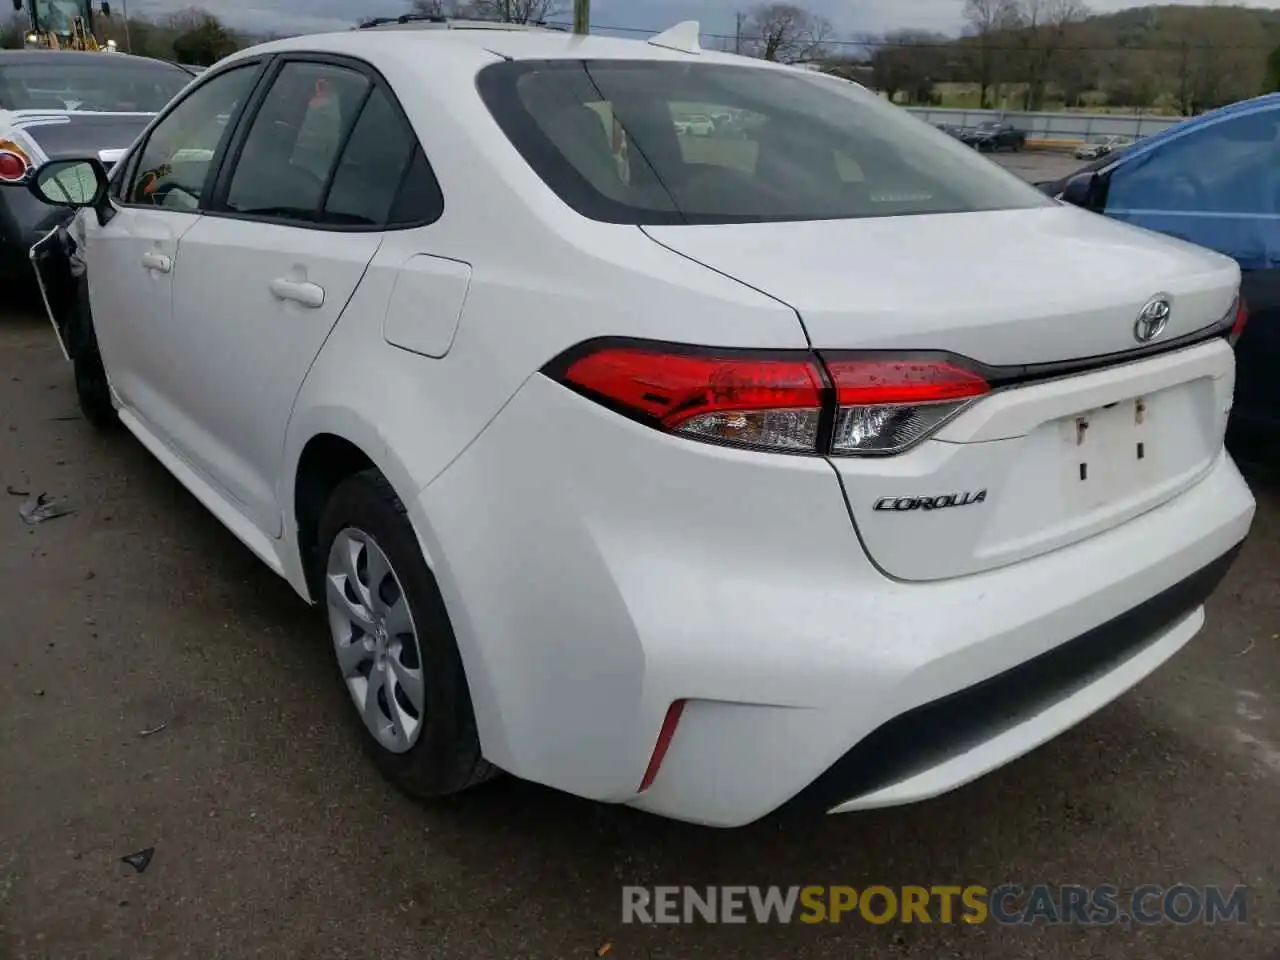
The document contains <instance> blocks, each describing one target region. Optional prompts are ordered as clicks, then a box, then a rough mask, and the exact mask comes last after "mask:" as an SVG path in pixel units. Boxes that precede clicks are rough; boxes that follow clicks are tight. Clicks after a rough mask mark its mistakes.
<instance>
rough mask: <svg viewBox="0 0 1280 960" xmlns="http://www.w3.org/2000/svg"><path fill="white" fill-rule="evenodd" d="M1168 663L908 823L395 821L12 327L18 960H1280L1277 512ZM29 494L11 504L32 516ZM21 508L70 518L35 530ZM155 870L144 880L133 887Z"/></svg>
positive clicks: (1, 662)
mask: <svg viewBox="0 0 1280 960" xmlns="http://www.w3.org/2000/svg"><path fill="white" fill-rule="evenodd" d="M1250 477H1251V481H1252V483H1253V484H1254V486H1255V489H1256V492H1257V495H1258V498H1259V512H1258V517H1257V521H1256V524H1255V528H1254V533H1253V536H1252V538H1251V540H1250V541H1249V543H1248V544H1247V546H1246V548H1245V551H1244V553H1243V554H1242V556H1241V558H1240V560H1239V562H1238V563H1237V565H1236V567H1235V568H1234V570H1233V571H1232V573H1231V574H1230V576H1229V579H1228V580H1227V582H1226V583H1225V585H1224V586H1223V587H1222V588H1221V589H1220V591H1219V592H1218V594H1217V595H1216V597H1215V598H1214V599H1213V601H1212V602H1211V604H1210V610H1209V626H1208V627H1207V629H1206V630H1205V631H1204V632H1203V633H1202V634H1201V635H1200V637H1198V638H1197V639H1196V640H1195V641H1194V642H1193V643H1192V644H1191V645H1190V646H1189V647H1188V648H1187V649H1186V650H1185V651H1183V652H1182V653H1181V654H1180V655H1179V656H1178V657H1177V658H1176V659H1175V660H1174V661H1173V662H1171V663H1170V664H1168V665H1167V666H1165V667H1164V668H1163V669H1161V670H1160V671H1159V672H1158V673H1157V674H1156V675H1155V676H1153V677H1152V678H1150V679H1149V680H1148V681H1147V682H1145V683H1144V684H1142V685H1141V686H1140V687H1139V688H1138V689H1137V690H1135V691H1133V692H1132V693H1130V694H1129V695H1127V696H1125V697H1124V698H1122V699H1121V700H1120V701H1119V702H1117V703H1116V704H1114V705H1113V706H1111V707H1110V708H1108V709H1105V710H1103V711H1102V712H1101V713H1099V714H1098V715H1096V716H1095V717H1093V718H1092V719H1090V720H1089V721H1087V722H1085V723H1084V724H1083V725H1082V726H1080V727H1078V728H1077V729H1075V730H1073V731H1072V732H1070V733H1069V734H1067V735H1066V736H1064V737H1062V738H1061V739H1059V740H1058V741H1056V742H1054V743H1052V744H1050V745H1048V746H1046V747H1044V748H1042V749H1041V750H1039V751H1037V752H1035V753H1034V754H1032V755H1031V756H1029V757H1027V758H1025V759H1023V760H1022V761H1020V762H1018V763H1015V764H1013V765H1012V766H1010V767H1008V768H1006V769H1004V770H1001V771H999V772H997V773H995V774H992V775H990V776H988V777H986V778H984V779H982V780H980V781H979V782H977V783H975V784H973V785H971V786H970V787H968V788H966V789H963V790H960V791H957V792H956V793H953V794H951V795H949V796H946V797H943V798H941V799H939V800H936V801H933V802H930V803H927V804H923V805H920V806H916V807H913V808H907V809H899V810H888V811H882V812H877V813H873V814H867V815H856V816H846V817H838V818H820V819H816V820H813V821H806V822H788V823H775V822H764V823H761V824H757V825H755V826H752V827H749V828H746V829H744V830H740V831H712V830H705V829H699V828H695V827H690V826H685V825H680V824H676V823H671V822H666V821H662V820H658V819H655V818H652V817H648V816H646V815H643V814H640V813H635V812H632V811H628V810H625V809H618V808H611V807H604V806H600V805H596V804H592V803H587V802H584V801H581V800H577V799H574V798H571V797H568V796H564V795H561V794H557V793H554V792H552V791H549V790H546V789H542V788H539V787H535V786H531V785H528V784H522V783H518V782H514V781H512V780H504V781H498V782H496V783H494V784H492V785H490V786H488V787H486V788H483V789H482V790H480V791H478V792H476V793H475V794H473V795H469V796H466V797H465V798H463V799H462V800H460V801H458V802H451V803H445V804H440V805H435V806H421V805H416V804H414V803H411V802H409V801H407V800H405V799H403V798H401V797H400V796H398V795H396V794H395V793H393V792H392V791H391V790H390V789H388V788H387V787H386V786H385V785H384V784H383V783H382V782H381V781H380V780H379V779H378V777H377V775H376V774H375V773H374V772H373V771H372V769H371V767H370V766H369V764H368V763H366V762H365V760H364V758H363V757H362V755H361V752H360V750H359V747H358V745H357V742H356V740H355V739H354V737H353V736H352V735H351V733H350V731H349V730H348V728H347V727H346V726H345V723H344V719H343V711H345V710H346V709H348V707H347V705H346V704H345V703H344V701H343V697H344V694H342V693H341V692H340V691H339V690H338V688H337V684H336V682H335V681H334V680H333V679H332V677H331V674H330V670H329V667H328V664H327V659H326V658H327V656H328V654H327V651H326V644H327V637H326V635H325V632H324V629H323V626H322V623H321V622H320V620H319V619H318V617H317V616H316V614H315V613H314V612H312V611H310V610H308V609H306V608H305V607H304V606H303V605H302V604H301V603H300V601H299V600H298V599H297V598H296V597H295V596H294V595H293V593H292V592H291V591H290V590H289V588H288V587H287V586H286V585H285V584H284V583H283V582H281V581H279V580H277V579H276V578H274V577H273V575H272V574H270V573H269V572H268V571H267V570H266V568H265V567H263V566H262V565H260V564H259V563H258V561H257V560H255V559H254V558H253V557H252V556H251V555H250V554H249V553H248V552H247V551H246V550H245V549H244V548H242V547H241V546H240V545H239V543H238V542H237V541H236V540H235V539H233V538H232V536H231V535H230V534H229V533H227V532H226V531H225V530H223V529H222V528H221V527H220V526H219V525H218V523H217V522H216V521H215V520H214V519H213V518H212V517H211V516H210V515H208V514H207V513H206V512H205V511H204V510H203V509H202V508H201V507H200V506H199V505H198V504H197V503H196V501H195V500H194V499H193V498H192V497H191V496H189V495H188V494H187V493H186V492H185V491H184V490H183V488H182V487H180V486H179V484H178V483H177V482H176V481H175V480H174V479H172V478H171V477H170V476H169V474H167V473H166V472H165V471H164V469H163V468H162V467H161V466H160V465H159V464H158V463H157V462H155V461H154V460H153V459H151V458H150V457H149V456H148V455H147V454H146V453H145V452H144V450H143V448H142V447H141V446H140V445H139V444H138V443H137V442H135V441H134V440H133V439H132V438H131V437H129V436H128V435H127V434H119V435H116V436H111V437H103V436H100V435H98V434H95V433H94V432H93V431H92V430H91V429H90V427H89V426H88V425H87V424H86V423H85V422H84V421H83V420H81V419H79V418H78V417H77V415H76V407H75V401H74V396H73V393H72V389H71V383H70V376H69V371H68V369H67V368H66V366H65V365H64V363H63V361H62V358H61V356H60V355H59V353H58V351H57V348H56V346H55V343H54V340H53V337H52V335H51V333H50V332H49V329H48V327H47V326H46V325H44V324H43V323H42V322H41V321H40V320H38V319H37V318H36V317H35V316H34V315H33V314H32V313H31V312H26V313H21V314H18V313H10V314H9V315H5V316H0V484H3V485H7V486H8V487H9V489H10V493H11V495H0V508H2V509H0V611H2V617H0V622H2V624H3V628H4V629H3V630H2V631H0V668H3V669H0V958H6V960H7V958H15V960H16V958H25V957H50V958H64V957H85V958H93V960H105V958H115V957H121V958H130V960H136V958H151V957H154V958H163V960H176V958H180V957H193V958H194V957H199V958H211V957H227V958H233V957H234V958H239V957H270V958H283V957H299V958H307V960H315V958H321V957H335V958H336V957H350V958H355V957H361V958H363V957H379V958H388V960H389V958H400V957H403V958H410V957H413V958H419V957H432V958H440V960H447V958H452V957H458V958H467V960H477V958H490V957H492V958H502V960H510V958H513V957H539V958H541V957H546V958H572V957H592V956H595V955H596V952H597V950H598V949H599V948H601V946H602V944H604V943H605V942H606V941H610V942H611V943H612V947H611V948H610V950H609V952H608V955H609V956H610V957H613V958H639V957H650V958H676V957H743V958H746V957H760V958H774V960H776V958H809V957H813V958H817V957H831V958H840V960H854V958H858V960H871V958H890V957H905V956H914V957H928V958H943V957H946V958H951V960H958V958H983V960H986V958H1001V957H1008V958H1014V957H1028V958H1030V957H1036V958H1043V960H1065V958H1080V960H1085V958H1090V960H1093V958H1116V960H1120V958H1125V960H1146V958H1153V960H1154V958H1156V957H1161V958H1175V957H1177V958H1195V960H1218V958H1221V960H1261V958H1264V957H1275V956H1277V955H1280V954H1278V953H1277V950H1278V945H1280V929H1278V927H1280V909H1278V907H1280V893H1278V891H1280V872H1278V870H1277V865H1278V864H1280V709H1278V707H1280V640H1278V639H1277V632H1278V631H1280V582H1278V581H1280V574H1278V572H1280V482H1278V481H1277V480H1276V478H1275V477H1274V476H1268V475H1267V474H1265V473H1264V472H1262V471H1260V470H1258V471H1251V472H1250ZM14 491H17V492H16V493H15V492H14ZM22 491H26V492H30V493H39V492H42V491H47V492H49V493H50V494H53V495H58V496H66V497H68V498H70V502H71V505H72V506H74V508H75V510H76V512H75V513H74V514H73V515H71V516H66V517H63V518H60V519H56V520H51V521H48V522H46V523H43V524H41V525H39V526H36V527H31V528H29V527H27V526H25V525H24V523H23V522H22V520H21V519H19V516H18V507H19V505H20V504H21V503H22V501H23V499H24V497H23V496H22V495H21V492H22ZM144 848H154V858H153V859H152V860H151V862H150V864H149V866H148V867H147V869H146V870H145V872H143V873H137V872H135V870H134V869H132V868H131V867H130V866H128V865H126V864H124V863H122V862H121V860H120V858H121V857H122V856H124V855H127V854H130V853H133V852H135V851H140V850H142V849H144ZM1004 881H1011V882H1015V883H1019V884H1022V885H1024V886H1026V885H1031V884H1034V883H1039V882H1045V883H1054V884H1056V883H1077V884H1097V883H1114V884H1117V885H1119V886H1121V887H1122V888H1130V887H1133V886H1135V885H1138V884H1143V883H1154V884H1164V885H1168V884H1172V883H1174V882H1178V881H1184V882H1188V883H1192V884H1215V883H1216V884H1224V885H1227V886H1230V885H1234V884H1237V883H1239V884H1249V885H1252V886H1253V887H1254V888H1255V891H1256V894H1255V897H1254V900H1253V902H1252V904H1251V916H1250V921H1249V923H1247V924H1244V925H1239V924H1229V925H1220V926H1217V927H1212V928H1211V927H1206V926H1202V925H1194V926H1189V927H1175V926H1168V925H1163V926H1155V927H1145V928H1144V927H1132V928H1130V927H1128V926H1121V927H1113V928H1105V929H1099V928H1093V929H1084V928H1071V927H1053V928H1050V927H1045V926H1037V927H1034V928H999V927H995V926H993V925H990V924H988V925H982V926H977V927H964V926H962V925H956V926H941V925H936V926H929V927H926V926H901V925H897V924H889V925H885V926H872V925H869V924H867V923H865V922H863V921H861V920H858V919H854V920H852V921H849V922H846V923H843V924H841V925H839V926H828V927H825V928H822V929H815V928H809V927H805V928H802V927H799V926H795V927H783V926H755V925H751V926H737V927H724V926H719V927H716V926H707V925H699V926H667V927H656V926H654V927H646V926H634V925H630V926H628V925H623V924H622V923H621V920H620V916H621V887H622V885H623V884H692V885H698V886H703V885H708V884H720V883H724V884H781V885H792V884H799V885H805V884H828V883H830V884H850V885H854V886H859V887H861V886H865V885H867V884H872V883H878V884H887V885H890V886H896V885H901V884H920V885H926V886H928V885H934V884H953V883H954V884H965V883H984V884H987V885H995V884H997V883H1000V882H1004Z"/></svg>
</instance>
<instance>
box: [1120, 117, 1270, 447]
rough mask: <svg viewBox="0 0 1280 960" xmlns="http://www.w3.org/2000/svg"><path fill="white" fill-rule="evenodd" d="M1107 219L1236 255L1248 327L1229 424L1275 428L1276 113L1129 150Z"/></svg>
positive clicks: (1239, 350) (1223, 121) (1240, 351)
mask: <svg viewBox="0 0 1280 960" xmlns="http://www.w3.org/2000/svg"><path fill="white" fill-rule="evenodd" d="M1103 212H1104V213H1106V214H1107V216H1111V217H1115V218H1117V219H1120V220H1125V221H1127V222H1129V223H1133V224H1136V225H1137V226H1141V227H1146V228H1147V229H1150V230H1157V231H1159V232H1161V233H1167V234H1170V235H1172V236H1176V237H1180V238H1182V239H1184V240H1188V241H1190V242H1192V243H1196V244H1199V245H1200V246H1204V247H1209V248H1210V249H1213V250H1217V251H1218V252H1220V253H1224V254H1227V255H1228V256H1230V257H1233V258H1234V259H1235V260H1236V261H1237V262H1238V263H1239V264H1240V270H1241V287H1240V289H1241V294H1242V295H1243V297H1244V299H1245V302H1246V303H1247V304H1248V307H1249V315H1250V319H1249V325H1248V327H1247V328H1246V329H1245V332H1244V336H1243V337H1241V339H1240V341H1239V343H1238V344H1237V345H1236V396H1235V406H1234V411H1233V417H1232V426H1233V428H1234V429H1236V430H1237V431H1238V430H1239V429H1240V428H1246V429H1250V428H1258V429H1260V430H1267V431H1268V432H1275V431H1277V430H1280V378H1278V377H1276V376H1275V370H1276V369H1277V366H1278V365H1280V109H1277V108H1275V107H1273V106H1269V105H1266V106H1262V107H1260V108H1257V109H1254V110H1246V111H1244V112H1242V113H1239V114H1228V115H1227V116H1225V117H1223V118H1222V119H1218V120H1215V121H1212V122H1209V123H1206V124H1205V125H1204V126H1203V127H1199V128H1193V129H1191V130H1189V131H1188V132H1187V133H1186V134H1184V135H1182V136H1180V137H1177V138H1175V139H1172V140H1168V141H1165V142H1163V143H1161V144H1158V145H1157V146H1155V147H1154V148H1153V149H1151V150H1148V151H1142V150H1141V149H1140V148H1134V150H1133V151H1132V152H1126V153H1125V154H1124V157H1123V159H1122V160H1121V161H1120V162H1119V165H1118V166H1116V167H1115V168H1114V169H1112V170H1111V171H1110V173H1109V174H1108V175H1107V187H1106V193H1105V201H1104V203H1103Z"/></svg>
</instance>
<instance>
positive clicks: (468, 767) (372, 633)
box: [316, 470, 498, 798]
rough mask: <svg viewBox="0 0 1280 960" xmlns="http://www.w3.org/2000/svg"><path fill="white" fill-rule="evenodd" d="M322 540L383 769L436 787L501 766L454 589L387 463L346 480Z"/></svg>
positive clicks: (334, 622) (360, 717)
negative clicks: (459, 634) (486, 731)
mask: <svg viewBox="0 0 1280 960" xmlns="http://www.w3.org/2000/svg"><path fill="white" fill-rule="evenodd" d="M317 543H318V547H319V549H318V551H317V555H316V560H317V563H318V564H321V565H322V568H321V569H322V573H323V576H322V578H321V583H322V587H323V590H324V597H323V602H324V604H325V606H326V608H327V612H328V618H329V628H330V635H331V639H332V641H333V651H334V655H335V660H336V664H337V668H338V676H339V679H340V680H341V682H342V686H343V689H345V690H346V692H347V694H348V698H349V699H350V701H351V704H352V707H353V709H354V712H353V713H352V714H351V717H352V719H354V720H355V721H356V722H357V724H358V726H359V729H360V737H361V741H362V742H363V744H364V746H365V748H366V749H367V750H368V752H369V753H370V754H371V756H372V757H373V759H374V762H375V763H376V764H377V765H378V767H379V769H380V770H381V771H382V773H383V775H384V776H386V777H387V778H388V779H389V780H391V781H392V782H393V783H394V784H396V786H398V787H400V788H401V789H402V790H404V791H405V792H406V793H408V794H410V795H412V796H416V797H422V798H427V797H438V796H443V795H445V794H450V793H456V792H458V791H460V790H465V789H466V788H467V787H471V786H474V785H476V784H478V783H481V782H483V781H485V780H488V779H490V778H491V777H493V776H494V775H495V774H497V772H498V771H497V769H496V768H495V767H493V766H492V765H491V764H489V763H488V762H487V761H485V760H484V758H483V757H482V756H481V755H480V739H479V736H478V735H477V733H476V723H475V716H474V713H473V712H472V706H471V696H470V692H469V690H468V687H467V678H466V675H465V673H464V671H463V667H462V658H461V656H460V655H459V653H458V647H457V642H456V640H455V639H454V634H453V627H452V625H451V624H450V622H449V617H448V613H447V612H446V611H445V607H444V600H443V599H442V597H441V596H440V591H439V588H438V587H437V586H436V582H435V578H434V577H433V576H432V575H431V571H430V570H429V569H428V567H427V564H426V562H425V561H424V560H423V558H422V553H421V551H420V550H419V549H418V543H417V537H416V536H415V535H414V532H413V528H412V527H411V526H410V524H409V521H408V518H407V516H406V511H405V508H404V504H402V503H401V502H400V499H399V498H398V497H397V496H396V494H395V492H394V491H393V490H392V489H391V485H390V484H389V483H387V481H386V479H385V478H384V477H383V476H382V475H381V474H380V473H378V472H377V471H374V470H367V471H364V472H362V473H358V474H356V475H355V476H353V477H350V478H348V479H347V480H344V481H343V482H342V483H341V484H340V485H339V486H338V488H337V490H336V491H334V494H333V496H332V498H331V499H330V501H329V505H328V507H327V508H326V510H325V513H324V516H323V518H322V519H321V521H320V531H319V537H318V538H317Z"/></svg>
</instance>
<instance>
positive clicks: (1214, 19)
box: [1168, 0, 1266, 116]
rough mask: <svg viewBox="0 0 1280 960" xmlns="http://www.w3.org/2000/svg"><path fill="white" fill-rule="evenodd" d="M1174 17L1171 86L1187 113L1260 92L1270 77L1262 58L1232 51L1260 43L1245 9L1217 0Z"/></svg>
mask: <svg viewBox="0 0 1280 960" xmlns="http://www.w3.org/2000/svg"><path fill="white" fill-rule="evenodd" d="M1169 14H1170V17H1171V20H1172V23H1171V27H1172V29H1171V31H1170V33H1171V39H1172V45H1171V50H1170V53H1169V56H1168V70H1169V74H1170V77H1169V84H1170V86H1171V87H1172V91H1173V94H1174V98H1175V99H1176V100H1177V103H1178V109H1179V111H1181V113H1182V114H1183V115H1185V116H1191V115H1192V114H1196V113H1200V112H1202V111H1204V110H1210V109H1212V108H1214V107H1220V106H1222V105H1223V104H1226V103H1231V102H1232V101H1234V100H1242V99H1245V98H1246V97H1250V96H1252V95H1253V94H1255V93H1257V92H1258V90H1259V88H1260V87H1261V85H1262V83H1263V78H1264V73H1265V66H1266V64H1265V61H1264V60H1263V58H1262V57H1258V56H1239V55H1238V54H1236V55H1233V54H1232V53H1231V51H1233V49H1234V50H1236V51H1238V50H1240V49H1243V48H1247V47H1249V46H1251V45H1252V44H1253V43H1254V42H1255V41H1256V37H1255V36H1254V34H1253V33H1252V31H1251V28H1250V24H1249V22H1248V21H1247V20H1245V19H1243V18H1241V17H1240V8H1238V7H1228V6H1223V5H1221V4H1220V3H1218V2H1216V0H1214V2H1212V3H1210V4H1209V5H1208V6H1202V7H1187V8H1183V9H1176V10H1171V11H1169Z"/></svg>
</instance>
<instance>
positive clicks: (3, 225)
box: [0, 50, 192, 280]
mask: <svg viewBox="0 0 1280 960" xmlns="http://www.w3.org/2000/svg"><path fill="white" fill-rule="evenodd" d="M191 80H192V74H191V73H189V72H188V71H186V70H183V69H182V68H181V67H179V66H177V65H175V64H170V63H165V62H163V61H160V60H151V59H148V58H145V57H132V56H129V55H127V54H123V53H91V52H80V51H71V50H0V280H12V279H15V278H20V279H25V278H28V277H30V276H31V266H30V263H29V262H28V260H27V252H28V251H29V250H30V248H31V245H32V244H34V243H35V242H36V241H37V240H39V239H40V238H41V237H43V236H45V235H46V234H47V233H48V232H49V231H50V230H51V229H53V227H55V226H57V225H58V224H59V223H61V222H62V221H64V220H66V219H67V213H66V211H65V210H59V209H57V208H54V207H49V206H47V205H46V204H42V203H41V202H40V201H39V200H37V199H36V198H35V197H34V196H32V195H31V193H30V192H29V191H28V190H27V186H26V184H27V181H28V179H29V178H30V175H31V172H32V171H33V170H34V169H35V168H37V167H39V166H40V165H41V164H42V163H45V162H46V161H48V160H56V159H59V158H62V157H83V156H85V155H95V156H97V157H99V158H100V159H101V160H102V161H103V163H104V164H106V165H107V167H108V168H109V167H110V166H111V165H112V164H113V163H114V162H115V160H116V159H117V158H118V157H119V156H120V155H121V154H123V152H124V150H125V149H126V148H127V147H128V146H129V145H130V144H132V143H133V141H134V140H135V139H136V138H137V136H138V135H139V134H140V133H141V132H142V131H143V129H144V128H145V127H146V126H147V124H148V123H150V122H151V118H152V117H153V116H155V114H156V113H157V112H159V110H160V109H161V108H162V107H163V106H164V105H165V104H166V103H168V102H169V100H170V99H172V98H173V96H174V94H176V93H177V92H178V91H179V90H181V89H182V88H183V87H185V86H186V85H187V84H188V83H190V82H191Z"/></svg>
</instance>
